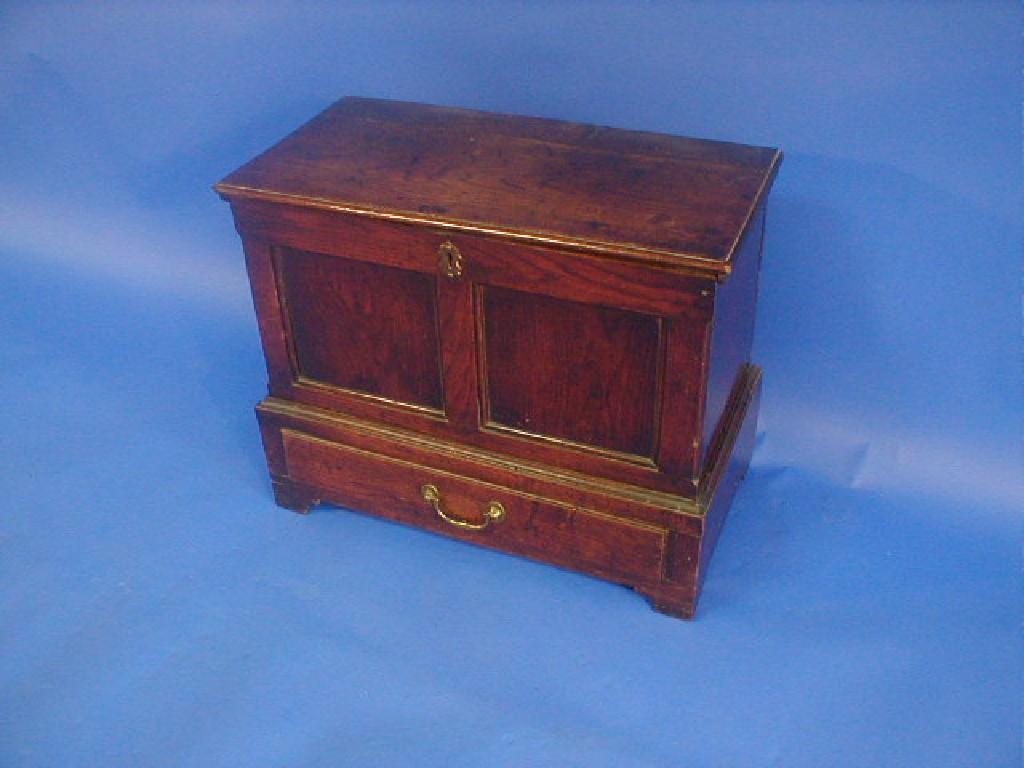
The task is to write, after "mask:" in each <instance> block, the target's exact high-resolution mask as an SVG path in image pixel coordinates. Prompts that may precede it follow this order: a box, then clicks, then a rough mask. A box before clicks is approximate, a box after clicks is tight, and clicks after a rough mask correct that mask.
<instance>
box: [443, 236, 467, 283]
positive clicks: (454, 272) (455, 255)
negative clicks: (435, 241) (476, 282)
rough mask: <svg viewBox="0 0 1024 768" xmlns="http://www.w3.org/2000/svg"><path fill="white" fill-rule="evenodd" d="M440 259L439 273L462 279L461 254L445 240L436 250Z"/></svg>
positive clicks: (451, 243)
mask: <svg viewBox="0 0 1024 768" xmlns="http://www.w3.org/2000/svg"><path fill="white" fill-rule="evenodd" d="M437 253H438V255H439V256H440V257H441V271H442V272H444V273H445V275H447V276H448V277H451V278H455V277H462V253H461V252H460V251H459V249H458V248H456V247H455V243H453V242H451V241H450V240H445V241H444V242H443V243H441V246H440V247H439V248H438V249H437Z"/></svg>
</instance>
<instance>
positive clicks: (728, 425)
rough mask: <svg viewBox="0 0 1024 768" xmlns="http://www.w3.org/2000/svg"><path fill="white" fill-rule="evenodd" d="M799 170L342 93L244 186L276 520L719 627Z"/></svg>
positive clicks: (239, 216) (231, 197) (772, 160)
mask: <svg viewBox="0 0 1024 768" xmlns="http://www.w3.org/2000/svg"><path fill="white" fill-rule="evenodd" d="M780 160H781V153H779V152H778V151H777V150H775V149H768V148H761V147H748V146H742V145H738V144H729V143H723V142H714V141H703V140H696V139H688V138H681V137H677V136H666V135H660V134H655V133H643V132H637V131H626V130H617V129H611V128H599V127H594V126H588V125H579V124H575V123H565V122H558V121H553V120H544V119H536V118H526V117H511V116H506V115H497V114H491V113H486V112H474V111H466V110H458V109H450V108H443V107H432V106H425V105H419V104H407V103H401V102H393V101H381V100H373V99H359V98H349V99H343V100H341V101H339V102H337V103H336V104H334V105H333V106H331V107H330V108H329V109H327V110H326V111H325V112H323V113H322V114H321V115H319V116H318V117H316V118H315V119H313V120H312V121H311V122H310V123H308V124H307V125H305V126H304V127H302V128H300V129H299V130H298V131H296V132H295V133H293V134H291V135H290V136H288V137H287V138H285V139H284V140H283V141H281V142H280V143H279V144H277V145H276V146H274V147H272V148H271V149H270V150H268V151H267V152H265V153H264V154H262V155H260V156H259V157H257V158H256V159H254V160H253V161H251V162H250V163H248V164H246V165H245V166H243V167H242V168H240V169H239V170H237V171H235V172H234V173H232V174H231V175H229V176H228V177H227V178H226V179H224V180H223V181H222V182H220V183H219V184H218V185H217V186H216V190H217V191H218V192H219V193H220V195H221V196H222V197H224V198H225V199H226V200H227V201H228V202H229V203H230V204H231V209H232V212H233V215H234V220H235V225H236V228H237V230H238V232H239V234H240V235H241V239H242V244H243V246H244V250H245V256H246V262H247V266H248V271H249V277H250V280H251V284H252V291H253V297H254V300H255V306H256V314H257V317H258V320H259V328H260V334H261V338H262V343H263V349H264V353H265V355H266V360H267V368H268V372H269V396H268V397H267V398H266V399H265V400H263V402H261V403H260V404H259V405H258V406H257V409H256V410H257V415H258V418H259V424H260V428H261V430H262V435H263V442H264V446H265V448H266V455H267V461H268V464H269V468H270V475H271V480H272V483H273V488H274V492H275V496H276V499H277V502H278V503H279V504H280V505H281V506H283V507H287V508H289V509H293V510H297V511H301V512H305V511H308V510H309V509H310V508H311V507H312V506H313V505H316V504H318V503H320V502H327V503H331V504H337V505H340V506H343V507H346V508H349V509H353V510H359V511H362V512H367V513H371V514H374V515H378V516H381V517H385V518H388V519H391V520H396V521H400V522H403V523H408V524H411V525H415V526H419V527H421V528H425V529H428V530H431V531H434V532H436V533H442V534H445V535H448V536H452V537H454V538H457V539H462V540H464V541H468V542H472V543H474V544H479V545H482V546H485V547H492V548H494V549H499V550H502V551H505V552H511V553H515V554H518V555H522V556H525V557H530V558H534V559H537V560H541V561H544V562H547V563H552V564H555V565H559V566H563V567H566V568H570V569H573V570H577V571H581V572H584V573H588V574H592V575H594V576H597V577H600V578H602V579H607V580H610V581H614V582H619V583H622V584H625V585H628V586H630V587H633V588H634V589H636V590H637V591H638V592H640V593H642V594H644V595H646V596H647V597H648V598H649V599H650V600H651V601H652V602H653V604H654V606H655V607H656V608H657V609H658V610H661V611H664V612H666V613H670V614H673V615H678V616H683V617H690V616H692V615H693V611H694V607H695V604H696V600H697V595H698V593H699V590H700V585H701V581H702V579H703V576H704V574H705V572H706V569H707V566H708V559H709V557H710V555H711V552H712V550H713V548H714V544H715V540H716V538H717V536H718V532H719V530H720V528H721V525H722V522H723V520H724V519H725V516H726V513H727V511H728V508H729V506H730V503H731V502H732V499H733V495H734V492H735V489H736V486H737V484H738V483H739V482H740V480H741V479H742V477H743V475H744V473H745V471H746V468H747V464H748V461H749V457H750V452H751V448H752V442H753V436H754V430H755V425H756V420H757V406H758V394H759V387H760V380H761V371H760V369H759V368H757V367H756V366H754V365H752V364H751V363H750V348H751V339H752V335H753V329H754V306H755V300H756V296H757V282H758V271H759V266H760V260H761V248H762V237H763V232H764V217H765V202H766V199H767V196H768V192H769V189H770V187H771V184H772V181H773V179H774V176H775V173H776V170H777V168H778V165H779V162H780Z"/></svg>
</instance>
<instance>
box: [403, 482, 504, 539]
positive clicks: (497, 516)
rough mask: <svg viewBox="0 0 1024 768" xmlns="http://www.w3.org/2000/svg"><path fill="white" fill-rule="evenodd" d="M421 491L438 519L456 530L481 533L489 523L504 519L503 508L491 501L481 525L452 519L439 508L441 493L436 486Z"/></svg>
mask: <svg viewBox="0 0 1024 768" xmlns="http://www.w3.org/2000/svg"><path fill="white" fill-rule="evenodd" d="M421 490H422V492H423V498H424V499H425V500H426V501H429V502H430V504H431V505H432V506H433V507H434V511H435V512H437V515H438V517H440V518H441V519H442V520H444V521H445V522H446V523H451V524H452V525H454V526H455V527H456V528H462V529H464V530H468V531H482V530H483V529H484V528H486V527H487V526H489V525H490V524H491V523H500V522H501V521H502V520H504V519H505V507H504V506H502V504H501V502H498V501H492V502H491V503H490V504H488V505H487V509H486V511H485V512H484V521H483V522H482V523H471V522H470V521H469V520H462V519H460V518H458V517H452V516H451V515H449V514H448V513H447V512H445V511H444V507H443V506H441V492H440V491H439V490H437V486H436V485H424V486H423V488H422V489H421Z"/></svg>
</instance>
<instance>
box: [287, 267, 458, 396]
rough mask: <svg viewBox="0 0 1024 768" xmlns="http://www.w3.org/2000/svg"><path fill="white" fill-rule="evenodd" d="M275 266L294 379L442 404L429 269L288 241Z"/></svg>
mask: <svg viewBox="0 0 1024 768" xmlns="http://www.w3.org/2000/svg"><path fill="white" fill-rule="evenodd" d="M277 272H278V279H279V283H280V294H281V304H282V310H283V312H284V314H285V322H286V326H287V328H288V330H289V334H288V336H289V338H290V340H291V353H292V362H293V365H294V370H295V375H296V378H297V379H298V380H299V381H304V382H307V383H311V384H315V385H320V386H324V387H329V388H336V389H340V390H345V391H347V392H351V393H358V394H362V395H368V396H371V397H375V398H380V399H381V400H384V401H391V402H394V403H397V404H403V405H408V406H413V407H420V408H426V409H431V410H435V411H441V410H443V408H444V398H443V394H442V382H441V371H440V367H439V359H440V355H439V349H440V341H439V338H438V325H437V302H436V296H437V286H436V280H435V278H434V276H433V275H428V274H423V273H420V272H414V271H411V270H407V269H399V268H397V267H390V266H383V265H379V264H372V263H368V262H361V261H355V260H352V259H345V258H340V257H337V256H328V255H325V254H319V253H310V252H308V251H301V250H297V249H293V248H279V249H277Z"/></svg>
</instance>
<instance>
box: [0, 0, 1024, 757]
mask: <svg viewBox="0 0 1024 768" xmlns="http://www.w3.org/2000/svg"><path fill="white" fill-rule="evenodd" d="M1021 63H1022V57H1021V10H1020V7H1019V4H1018V3H1015V2H1003V3H1000V2H950V3H945V2H903V3H883V2H850V3H843V2H786V3H766V2H752V1H751V2H739V1H737V2H725V3H717V2H693V3H685V4H674V3H667V2H666V3H651V2H648V3H641V2H591V3H569V2H554V3H541V2H537V3H510V2H509V3H503V2H492V3H481V2H435V3H409V2H369V3H367V2H364V3H327V2H269V0H268V1H267V2H249V3H235V2H224V1H220V2H218V1H215V0H210V1H209V2H184V3H157V2H93V3H28V2H6V3H4V4H3V5H2V6H0V256H2V258H0V285H2V297H3V300H2V302H0V329H2V333H0V402H2V403H3V405H2V407H0V434H2V435H3V439H2V441H0V462H2V464H0V467H2V468H0V583H2V585H3V589H2V591H0V764H2V765H4V766H47V767H49V766H68V767H70V766H97V765H103V766H108V767H113V766H133V767H136V766H240V765H244V766H289V767H291V766H422V765H438V766H482V765H488V766H490V765H495V766H586V767H587V768H599V767H601V766H609V767H611V766H614V768H628V767H629V766H637V767H640V766H645V767H649V766H698V767H701V766H708V767H711V766H715V767H719V766H722V767H726V766H727V767H733V766H735V767H736V768H748V767H751V766H754V767H756V766H780V767H781V766H785V767H786V768H797V767H799V766H815V767H817V766H900V767H901V768H906V767H908V766H909V767H913V766H921V767H922V768H924V767H927V768H941V767H943V766H950V767H953V766H956V767H957V768H960V767H962V766H1014V765H1019V764H1020V760H1021V723H1020V714H1021V652H1020V640H1021V635H1020V626H1021V625H1020V618H1021V614H1020V607H1021V606H1020V597H1021V591H1020V586H1021V585H1020V573H1021V571H1020V553H1021V519H1020V515H1021V510H1022V508H1024V503H1022V502H1024V481H1022V464H1021V459H1022V457H1021V429H1022V402H1021V401H1022V370H1021V303H1020V291H1021V270H1020V257H1021V245H1022V231H1021V222H1022V215H1021V214H1022V210H1021V207H1022V206H1021V202H1022V196H1021V125H1020V120H1021V113H1020V84H1021V81H1020V68H1021ZM349 94H353V95H365V96H378V97H385V98H397V99H406V100H413V101H425V102H432V103H438V104H450V105H456V106H463V107H471V108H481V109H492V110H497V111H502V112H512V113H521V114H530V115H539V116H546V117H555V118H562V119H569V120H576V121H583V122H590V123H597V124H604V125H613V126H618V127H626V128H638V129H646V130H653V131H664V132H670V133H680V134H685V135H691V136H701V137H707V138H717V139H726V140H733V141H739V142H744V143H751V144H762V145H771V146H779V147H781V148H782V149H783V150H784V151H785V152H786V155H787V159H786V162H785V164H784V166H783V169H782V172H781V174H780V176H779V178H778V182H777V184H776V192H775V195H774V197H773V200H772V203H771V206H770V209H769V224H768V231H767V252H766V255H765V262H764V268H763V274H762V280H763V283H762V295H761V304H760V307H759V316H758V332H757V342H756V349H755V356H756V358H757V360H758V362H760V363H761V364H762V365H763V366H764V368H765V370H766V378H765V385H766V390H765V395H764V401H763V405H762V418H761V424H760V436H759V445H758V449H757V452H756V454H755V457H754V462H755V463H754V468H753V470H752V472H751V475H750V476H749V478H748V480H747V482H746V484H745V485H744V486H743V488H742V491H741V493H740V495H739V497H738V499H737V502H736V506H735V508H734V512H733V515H732V516H731V518H730V520H729V522H728V524H727V526H726V529H725V531H724V534H723V537H722V540H721V543H720V545H719V550H718V552H717V553H716V557H715V560H714V562H713V564H712V568H711V572H710V575H709V578H708V581H707V585H706V588H705V593H704V596H703V599H702V604H701V608H700V610H699V612H698V619H697V621H696V622H693V623H684V622H680V621H676V620H673V619H668V618H665V617H663V616H660V615H658V614H655V613H654V612H652V611H651V610H650V609H649V608H648V607H647V605H646V604H645V603H644V601H642V600H641V599H640V598H638V597H637V596H636V595H634V594H633V593H631V592H629V591H627V590H625V589H622V588H620V587H616V586H613V585H609V584H605V583H602V582H598V581H595V580H592V579H588V578H585V577H582V576H578V575H574V574H570V573H566V572H564V571H560V570H558V569H553V568H548V567H544V566H540V565H536V564H533V563H529V562H525V561H522V560H518V559H515V558H511V557H507V556H504V555H500V554H496V553H491V552H486V551H482V550H478V549H474V548H471V547H466V546H464V545H459V544H455V543H452V542H449V541H446V540H443V539H440V538H437V537H434V536H431V535H429V534H425V533H422V532H418V531H414V530H409V529H406V528H402V527H398V526H395V525H392V524H388V523H385V522H381V521H377V520H373V519H369V518H366V517H363V516H359V515H355V514H351V513H346V512H341V511H338V510H324V511H319V512H317V513H315V514H313V515H311V516H310V517H308V518H301V517H299V516H296V515H291V514H288V513H286V512H284V511H281V510H279V509H277V508H276V507H274V505H273V502H272V499H271V495H270V490H269V486H268V481H267V478H266V475H265V467H264V464H263V457H262V451H261V447H260V444H259V438H258V435H257V431H256V425H255V420H254V418H253V416H252V412H251V406H252V405H253V404H254V403H255V402H256V401H257V400H259V399H260V398H261V397H262V396H263V394H264V381H265V371H264V368H263V361H262V356H261V353H260V348H259V340H258V337H257V333H256V324H255V321H254V319H253V317H252V310H251V304H250V300H249V295H248V287H247V284H246V280H245V274H244V269H243V264H242V258H241V251H240V247H239V244H238V242H237V238H236V236H235V233H234V231H233V229H232V226H231V221H230V216H229V212H228V209H227V207H226V206H225V205H224V204H223V203H222V202H220V201H219V200H218V199H217V198H216V196H215V195H214V194H213V193H212V192H211V191H210V185H211V184H212V183H214V182H215V181H217V180H219V179H220V178H221V177H222V176H223V175H225V174H226V173H227V172H228V171H230V170H233V169H234V168H235V167H237V166H238V165H240V164H241V163H243V162H245V161H246V160H248V159H249V158H250V157H251V156H253V155H254V154H255V153H256V152H258V151H261V150H263V149H265V148H266V147H267V146H269V144H270V143H272V142H274V141H276V140H277V139H278V138H280V137H281V136H283V135H284V134H285V133H287V132H289V131H291V130H292V129H294V128H295V127H297V126H298V125H299V124H301V123H302V122H304V121H305V120H306V119H308V118H309V117H311V116H312V115H313V114H315V113H316V112H318V111H319V110H320V109H322V108H324V107H325V106H326V105H327V104H329V103H330V102H332V101H333V100H334V99H336V98H338V97H340V96H343V95H349Z"/></svg>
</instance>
